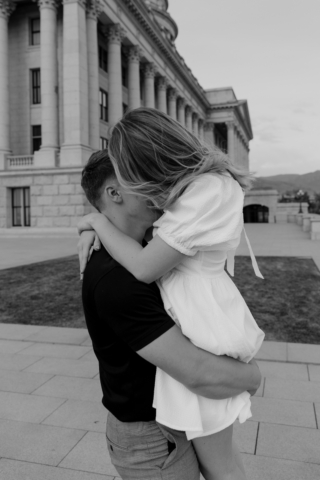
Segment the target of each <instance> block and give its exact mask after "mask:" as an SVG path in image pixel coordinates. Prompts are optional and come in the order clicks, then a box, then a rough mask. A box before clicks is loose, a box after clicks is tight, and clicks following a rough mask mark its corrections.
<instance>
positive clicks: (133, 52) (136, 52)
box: [127, 45, 141, 63]
mask: <svg viewBox="0 0 320 480" xmlns="http://www.w3.org/2000/svg"><path fill="white" fill-rule="evenodd" d="M127 57H128V61H129V62H135V63H139V62H140V58H141V48H140V47H139V46H138V45H134V46H132V47H129V48H128V50H127Z"/></svg>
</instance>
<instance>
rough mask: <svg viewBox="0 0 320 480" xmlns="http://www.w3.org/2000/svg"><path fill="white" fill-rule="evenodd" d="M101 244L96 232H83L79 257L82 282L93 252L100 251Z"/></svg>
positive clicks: (79, 246) (79, 245)
mask: <svg viewBox="0 0 320 480" xmlns="http://www.w3.org/2000/svg"><path fill="white" fill-rule="evenodd" d="M100 248H101V243H100V240H99V237H98V235H97V234H96V233H95V231H94V230H90V231H83V232H82V233H81V235H80V240H79V242H78V255H79V262H80V280H82V278H83V272H84V271H85V268H86V266H87V263H88V262H89V260H90V258H91V255H92V252H93V250H100Z"/></svg>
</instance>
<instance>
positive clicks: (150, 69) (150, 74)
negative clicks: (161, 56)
mask: <svg viewBox="0 0 320 480" xmlns="http://www.w3.org/2000/svg"><path fill="white" fill-rule="evenodd" d="M155 74H156V67H155V64H154V63H146V65H145V67H144V76H145V78H154V77H155Z"/></svg>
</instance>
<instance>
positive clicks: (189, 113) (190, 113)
mask: <svg viewBox="0 0 320 480" xmlns="http://www.w3.org/2000/svg"><path fill="white" fill-rule="evenodd" d="M192 113H193V112H192V108H191V107H190V105H187V106H186V114H187V115H192Z"/></svg>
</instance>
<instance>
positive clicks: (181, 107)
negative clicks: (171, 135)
mask: <svg viewBox="0 0 320 480" xmlns="http://www.w3.org/2000/svg"><path fill="white" fill-rule="evenodd" d="M185 105H186V101H185V99H184V98H182V97H180V98H178V122H180V123H181V125H182V126H183V127H184V126H185V123H186V112H185Z"/></svg>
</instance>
